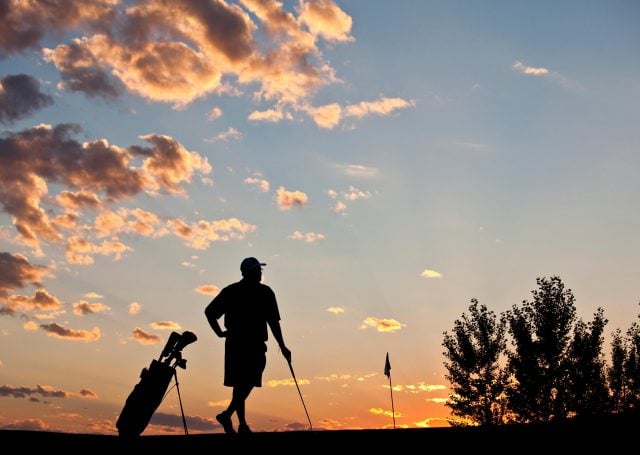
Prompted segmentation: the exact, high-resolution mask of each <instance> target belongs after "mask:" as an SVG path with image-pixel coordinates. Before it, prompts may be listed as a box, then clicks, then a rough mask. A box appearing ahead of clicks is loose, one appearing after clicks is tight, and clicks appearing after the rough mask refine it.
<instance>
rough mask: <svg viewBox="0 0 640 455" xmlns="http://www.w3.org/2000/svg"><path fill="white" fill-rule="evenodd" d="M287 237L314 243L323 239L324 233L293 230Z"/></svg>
mask: <svg viewBox="0 0 640 455" xmlns="http://www.w3.org/2000/svg"><path fill="white" fill-rule="evenodd" d="M289 238H290V239H294V240H304V241H305V242H306V243H315V242H319V241H321V240H324V239H325V235H324V234H320V233H317V234H316V233H315V232H307V233H303V232H300V231H295V232H294V233H293V234H291V235H290V236H289Z"/></svg>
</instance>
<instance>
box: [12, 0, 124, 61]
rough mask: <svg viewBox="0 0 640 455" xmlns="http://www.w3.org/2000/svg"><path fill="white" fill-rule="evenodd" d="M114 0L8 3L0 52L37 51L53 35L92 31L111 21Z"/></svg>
mask: <svg viewBox="0 0 640 455" xmlns="http://www.w3.org/2000/svg"><path fill="white" fill-rule="evenodd" d="M115 3H116V2H114V1H113V0H94V1H91V2H89V3H83V4H81V5H80V4H77V3H75V2H73V1H69V0H48V1H47V2H44V3H42V2H6V4H5V5H4V6H3V11H2V15H3V17H2V23H0V49H1V50H3V51H4V53H7V54H12V53H16V52H22V51H23V50H25V49H29V48H32V49H36V48H37V47H38V44H39V43H40V40H42V38H43V37H45V36H46V35H49V34H60V33H61V32H64V31H66V30H68V29H70V28H71V27H74V26H77V25H80V26H84V27H88V28H91V27H92V26H97V25H99V24H104V23H105V22H108V21H109V18H110V17H111V16H112V13H113V8H114V6H115Z"/></svg>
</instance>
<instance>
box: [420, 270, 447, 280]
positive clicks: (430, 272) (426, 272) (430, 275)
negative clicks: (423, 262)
mask: <svg viewBox="0 0 640 455" xmlns="http://www.w3.org/2000/svg"><path fill="white" fill-rule="evenodd" d="M420 276H423V277H425V278H442V273H440V272H438V271H436V270H431V269H425V270H423V271H422V273H421V274H420Z"/></svg>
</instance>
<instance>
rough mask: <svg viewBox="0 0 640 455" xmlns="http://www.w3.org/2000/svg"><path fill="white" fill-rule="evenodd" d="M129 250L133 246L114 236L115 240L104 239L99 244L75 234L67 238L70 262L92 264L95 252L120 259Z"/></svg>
mask: <svg viewBox="0 0 640 455" xmlns="http://www.w3.org/2000/svg"><path fill="white" fill-rule="evenodd" d="M127 251H131V248H130V247H128V246H127V245H125V244H124V243H122V242H120V241H118V239H117V238H116V237H114V240H103V241H102V244H100V245H97V244H94V243H91V242H89V241H88V240H85V239H83V238H82V237H79V236H77V235H74V236H72V237H69V238H68V239H67V252H66V258H67V262H69V263H70V264H78V265H90V264H93V262H94V261H93V255H94V254H101V255H103V256H111V255H113V256H114V258H113V260H114V261H119V260H120V259H121V258H122V254H124V253H126V252H127Z"/></svg>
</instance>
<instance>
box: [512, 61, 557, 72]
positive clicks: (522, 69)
mask: <svg viewBox="0 0 640 455" xmlns="http://www.w3.org/2000/svg"><path fill="white" fill-rule="evenodd" d="M512 68H513V69H514V70H516V71H518V72H519V73H521V74H524V75H526V76H547V75H548V74H549V70H548V69H547V68H543V67H541V66H540V67H535V66H528V65H525V64H524V63H522V62H520V61H516V62H515V63H514V64H513V66H512Z"/></svg>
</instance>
